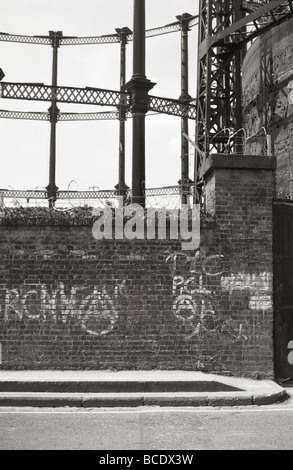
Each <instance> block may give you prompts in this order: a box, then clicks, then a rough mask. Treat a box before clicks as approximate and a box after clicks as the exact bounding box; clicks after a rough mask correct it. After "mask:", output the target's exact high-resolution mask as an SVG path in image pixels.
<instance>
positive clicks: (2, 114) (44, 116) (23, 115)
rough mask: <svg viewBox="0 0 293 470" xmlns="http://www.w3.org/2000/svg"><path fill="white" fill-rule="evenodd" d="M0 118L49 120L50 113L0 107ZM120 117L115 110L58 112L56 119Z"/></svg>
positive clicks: (87, 119) (127, 114) (108, 119)
mask: <svg viewBox="0 0 293 470" xmlns="http://www.w3.org/2000/svg"><path fill="white" fill-rule="evenodd" d="M157 114H158V113H156V112H149V113H147V116H151V115H157ZM125 118H126V119H130V118H132V114H131V112H130V111H127V112H126V114H125ZM0 119H25V120H31V121H50V113H42V112H26V111H8V110H3V109H0ZM118 119H120V116H119V112H117V111H104V112H98V113H58V116H57V121H100V120H101V121H110V120H118Z"/></svg>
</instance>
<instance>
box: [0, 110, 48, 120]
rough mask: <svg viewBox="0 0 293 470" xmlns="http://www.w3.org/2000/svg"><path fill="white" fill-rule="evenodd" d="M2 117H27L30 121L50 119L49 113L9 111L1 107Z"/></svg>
mask: <svg viewBox="0 0 293 470" xmlns="http://www.w3.org/2000/svg"><path fill="white" fill-rule="evenodd" d="M0 118H2V119H27V120H30V121H50V114H49V113H38V112H25V111H8V110H4V109H0Z"/></svg>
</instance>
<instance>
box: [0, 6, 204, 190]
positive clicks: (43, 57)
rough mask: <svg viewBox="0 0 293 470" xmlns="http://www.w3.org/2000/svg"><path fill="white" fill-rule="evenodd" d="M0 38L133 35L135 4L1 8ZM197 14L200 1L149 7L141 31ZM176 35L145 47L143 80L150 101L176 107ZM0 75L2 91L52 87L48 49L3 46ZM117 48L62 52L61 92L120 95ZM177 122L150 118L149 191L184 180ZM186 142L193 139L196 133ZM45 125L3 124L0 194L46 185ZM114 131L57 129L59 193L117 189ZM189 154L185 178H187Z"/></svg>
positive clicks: (27, 104)
mask: <svg viewBox="0 0 293 470" xmlns="http://www.w3.org/2000/svg"><path fill="white" fill-rule="evenodd" d="M0 7H1V17H0V31H1V32H5V33H10V34H20V35H45V36H46V35H48V32H49V31H62V32H63V35H65V36H82V37H84V36H101V35H104V34H115V29H116V28H123V27H125V26H127V27H129V28H130V29H131V30H132V29H133V0H25V1H24V0H9V1H7V0H0ZM183 13H190V14H192V15H196V14H197V13H198V0H146V28H147V29H150V28H155V27H158V26H164V25H166V24H169V23H173V22H174V21H176V16H177V15H182V14H183ZM197 34H198V30H197V26H194V27H193V28H192V30H191V31H190V33H189V64H190V71H189V93H190V95H191V96H192V97H195V96H196V59H197V57H196V56H197ZM180 42H181V40H180V32H175V33H171V34H167V35H163V36H157V37H153V38H148V39H147V42H146V76H147V78H148V79H150V80H151V81H153V82H155V83H156V85H155V87H154V88H153V89H152V90H151V94H152V95H154V96H163V97H168V98H175V99H178V98H179V96H180V93H181V78H180V74H181V58H180ZM0 58H1V61H0V68H2V69H3V71H4V73H5V78H4V81H6V82H39V83H44V84H46V85H50V84H51V79H52V78H51V77H52V48H51V47H50V46H46V45H27V44H14V43H8V42H0ZM119 68H120V45H119V44H101V45H90V46H84V45H82V46H81V45H79V46H61V47H60V48H59V51H58V85H60V86H74V87H86V86H92V87H98V88H105V89H112V90H119V88H120V84H119ZM131 76H132V43H129V44H128V46H127V77H126V78H127V81H128V80H130V79H131ZM49 106H50V103H49V102H36V101H22V100H8V99H3V98H0V109H2V110H3V109H5V110H6V109H7V110H17V111H23V110H24V111H42V112H46V111H47V110H48V108H49ZM58 107H59V109H60V111H61V112H96V111H103V110H105V108H104V107H99V106H92V105H91V106H82V105H76V104H70V105H69V104H64V103H59V104H58ZM180 132H181V122H180V118H179V117H172V116H167V115H155V116H148V117H147V118H146V187H148V188H151V187H161V186H172V185H176V184H177V182H178V180H179V178H180V153H181V137H180ZM189 134H190V137H191V138H194V134H195V124H194V122H193V121H190V124H189ZM131 136H132V120H131V119H128V120H127V123H126V183H127V184H128V186H131V159H132V137H131ZM49 142H50V123H49V122H45V121H44V122H43V121H24V120H13V119H1V120H0V165H1V166H0V188H6V189H7V188H13V189H31V190H34V189H36V188H39V189H42V188H44V187H46V186H47V185H48V182H49ZM118 145H119V122H118V121H116V120H113V121H101V120H99V121H84V122H59V123H58V125H57V155H56V160H57V163H56V184H57V186H58V187H59V189H62V190H66V189H68V188H69V189H78V190H87V189H89V188H91V189H92V188H95V189H97V188H100V189H113V188H114V186H115V185H116V184H117V183H118ZM192 173H193V151H192V148H190V176H191V177H192V176H193V174H192Z"/></svg>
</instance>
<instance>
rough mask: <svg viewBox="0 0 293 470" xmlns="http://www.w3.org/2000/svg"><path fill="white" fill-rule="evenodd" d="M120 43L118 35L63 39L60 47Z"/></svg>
mask: <svg viewBox="0 0 293 470" xmlns="http://www.w3.org/2000/svg"><path fill="white" fill-rule="evenodd" d="M119 42H120V38H119V36H118V34H108V35H105V36H90V37H66V36H65V37H63V38H62V39H60V43H59V44H60V46H82V45H91V44H117V43H119Z"/></svg>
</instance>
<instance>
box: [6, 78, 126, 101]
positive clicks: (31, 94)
mask: <svg viewBox="0 0 293 470" xmlns="http://www.w3.org/2000/svg"><path fill="white" fill-rule="evenodd" d="M122 95H123V97H124V99H126V101H128V103H129V100H130V98H129V95H128V94H126V93H121V92H120V91H112V90H104V89H100V88H90V87H87V88H73V87H52V86H48V85H44V84H38V83H27V84H26V83H5V82H2V83H1V97H2V98H8V99H20V100H35V101H56V102H63V103H78V104H92V105H100V106H119V104H120V102H121V96H122Z"/></svg>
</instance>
